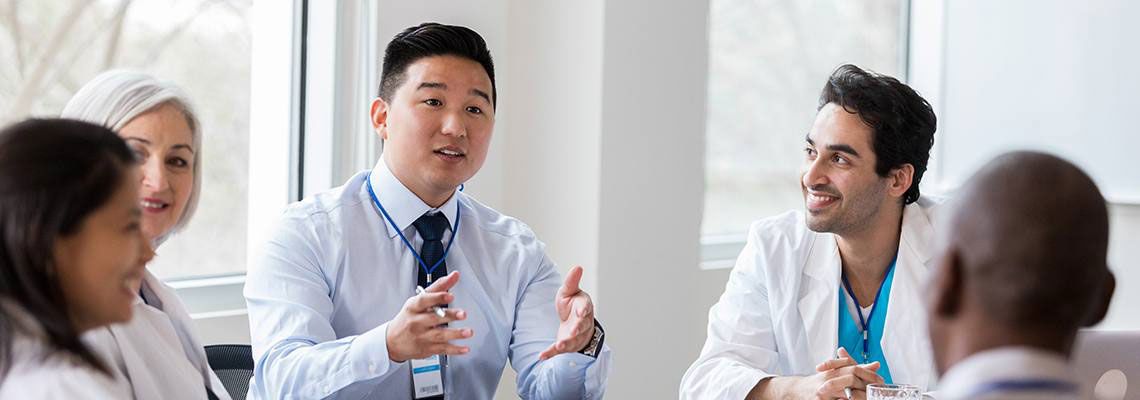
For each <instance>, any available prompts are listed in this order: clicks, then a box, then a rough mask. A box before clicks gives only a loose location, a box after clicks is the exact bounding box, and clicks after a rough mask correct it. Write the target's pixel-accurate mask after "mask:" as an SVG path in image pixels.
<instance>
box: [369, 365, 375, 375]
mask: <svg viewBox="0 0 1140 400" xmlns="http://www.w3.org/2000/svg"><path fill="white" fill-rule="evenodd" d="M368 373H370V374H375V373H376V363H371V362H370V363H368Z"/></svg>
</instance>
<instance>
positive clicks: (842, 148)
mask: <svg viewBox="0 0 1140 400" xmlns="http://www.w3.org/2000/svg"><path fill="white" fill-rule="evenodd" d="M809 135H810V134H809ZM804 140H807V142H808V144H810V145H812V146H815V141H814V140H811V136H808V135H804ZM827 149H828V150H831V151H838V152H840V153H847V154H850V155H852V156H855V158H860V157H859V152H858V151H855V148H854V147H851V145H846V144H842V143H841V144H829V145H827Z"/></svg>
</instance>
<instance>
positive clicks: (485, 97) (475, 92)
mask: <svg viewBox="0 0 1140 400" xmlns="http://www.w3.org/2000/svg"><path fill="white" fill-rule="evenodd" d="M471 94H473V95H476V96H479V97H482V98H483V100H487V102H488V103H490V102H491V95H489V94H487V92H484V91H482V90H479V89H471Z"/></svg>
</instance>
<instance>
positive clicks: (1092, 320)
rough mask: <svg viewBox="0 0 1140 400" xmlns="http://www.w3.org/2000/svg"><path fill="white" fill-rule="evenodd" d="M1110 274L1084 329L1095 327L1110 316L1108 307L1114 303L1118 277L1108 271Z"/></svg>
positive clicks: (1106, 277)
mask: <svg viewBox="0 0 1140 400" xmlns="http://www.w3.org/2000/svg"><path fill="white" fill-rule="evenodd" d="M1106 272H1108V274H1107V275H1106V276H1105V278H1104V287H1103V288H1102V289H1101V292H1100V297H1099V298H1097V299H1096V303H1094V306H1095V307H1096V308H1094V309H1093V313H1092V314H1089V320H1088V321H1086V322H1085V325H1084V327H1086V328H1088V327H1091V326H1093V325H1096V324H1099V323H1100V321H1103V320H1104V317H1105V316H1106V315H1108V306H1109V304H1110V303H1112V294H1113V293H1115V292H1116V275H1113V274H1112V271H1106Z"/></svg>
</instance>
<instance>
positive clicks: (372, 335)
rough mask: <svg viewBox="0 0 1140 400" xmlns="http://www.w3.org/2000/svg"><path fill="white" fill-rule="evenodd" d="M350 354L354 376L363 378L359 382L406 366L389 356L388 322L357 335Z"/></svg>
mask: <svg viewBox="0 0 1140 400" xmlns="http://www.w3.org/2000/svg"><path fill="white" fill-rule="evenodd" d="M348 354H349V360H350V361H349V363H350V364H349V365H350V368H351V369H352V371H353V374H354V375H356V376H357V377H360V378H361V379H357V381H361V380H368V379H374V378H378V377H381V376H384V375H388V374H390V373H392V372H394V371H396V370H397V369H399V368H400V366H402V365H404V363H402V362H401V363H398V362H395V361H392V358H391V357H389V356H388V323H387V322H385V323H383V324H381V325H380V326H377V327H376V328H373V329H372V330H370V331H368V332H364V333H362V334H360V335H357V336H356V339H354V340H353V341H352V346H351V348H349V351H348ZM405 362H406V361H405Z"/></svg>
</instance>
